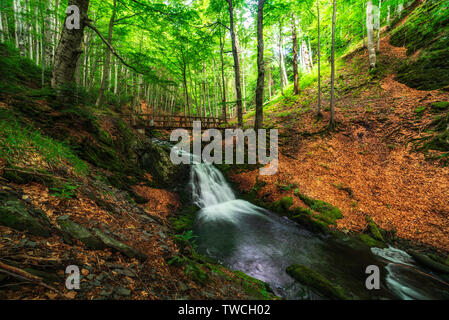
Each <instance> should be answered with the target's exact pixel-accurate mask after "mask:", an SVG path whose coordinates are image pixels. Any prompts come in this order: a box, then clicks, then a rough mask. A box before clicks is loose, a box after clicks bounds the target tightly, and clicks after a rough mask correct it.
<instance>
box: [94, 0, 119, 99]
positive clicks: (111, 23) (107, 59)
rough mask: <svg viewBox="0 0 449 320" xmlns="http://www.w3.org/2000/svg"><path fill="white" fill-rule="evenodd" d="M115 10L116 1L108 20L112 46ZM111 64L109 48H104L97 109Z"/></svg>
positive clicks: (109, 39) (109, 38)
mask: <svg viewBox="0 0 449 320" xmlns="http://www.w3.org/2000/svg"><path fill="white" fill-rule="evenodd" d="M116 8H117V0H114V1H113V7H112V16H111V19H110V20H109V31H108V43H109V44H112V33H113V31H114V23H115V13H116ZM110 63H111V51H110V50H109V48H107V47H106V55H105V59H104V68H103V77H102V79H101V85H100V92H99V93H98V98H97V102H96V103H95V105H96V107H97V108H98V107H99V106H101V104H102V102H103V95H104V91H105V90H106V86H107V82H108V75H109V67H110V66H109V65H110Z"/></svg>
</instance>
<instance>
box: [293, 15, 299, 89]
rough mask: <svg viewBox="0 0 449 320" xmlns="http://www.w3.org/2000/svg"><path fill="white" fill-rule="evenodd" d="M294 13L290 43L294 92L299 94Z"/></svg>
mask: <svg viewBox="0 0 449 320" xmlns="http://www.w3.org/2000/svg"><path fill="white" fill-rule="evenodd" d="M295 19H296V18H295V14H294V13H292V42H293V43H292V45H293V83H294V85H293V86H294V89H293V91H294V94H295V95H296V94H299V74H298V38H297V36H296V21H295Z"/></svg>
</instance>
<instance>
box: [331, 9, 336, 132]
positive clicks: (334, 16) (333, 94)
mask: <svg viewBox="0 0 449 320" xmlns="http://www.w3.org/2000/svg"><path fill="white" fill-rule="evenodd" d="M333 5H334V7H333V14H332V49H331V118H330V124H329V127H330V129H331V130H332V129H334V128H335V19H336V16H337V0H333Z"/></svg>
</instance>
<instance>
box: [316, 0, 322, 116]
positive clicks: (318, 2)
mask: <svg viewBox="0 0 449 320" xmlns="http://www.w3.org/2000/svg"><path fill="white" fill-rule="evenodd" d="M316 8H317V17H318V18H317V22H318V115H320V114H321V39H320V0H316Z"/></svg>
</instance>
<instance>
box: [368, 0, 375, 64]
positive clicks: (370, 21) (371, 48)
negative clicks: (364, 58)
mask: <svg viewBox="0 0 449 320" xmlns="http://www.w3.org/2000/svg"><path fill="white" fill-rule="evenodd" d="M366 29H367V33H368V58H369V66H370V69H373V68H375V67H376V49H375V48H374V30H373V2H372V0H368V3H367V5H366Z"/></svg>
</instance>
